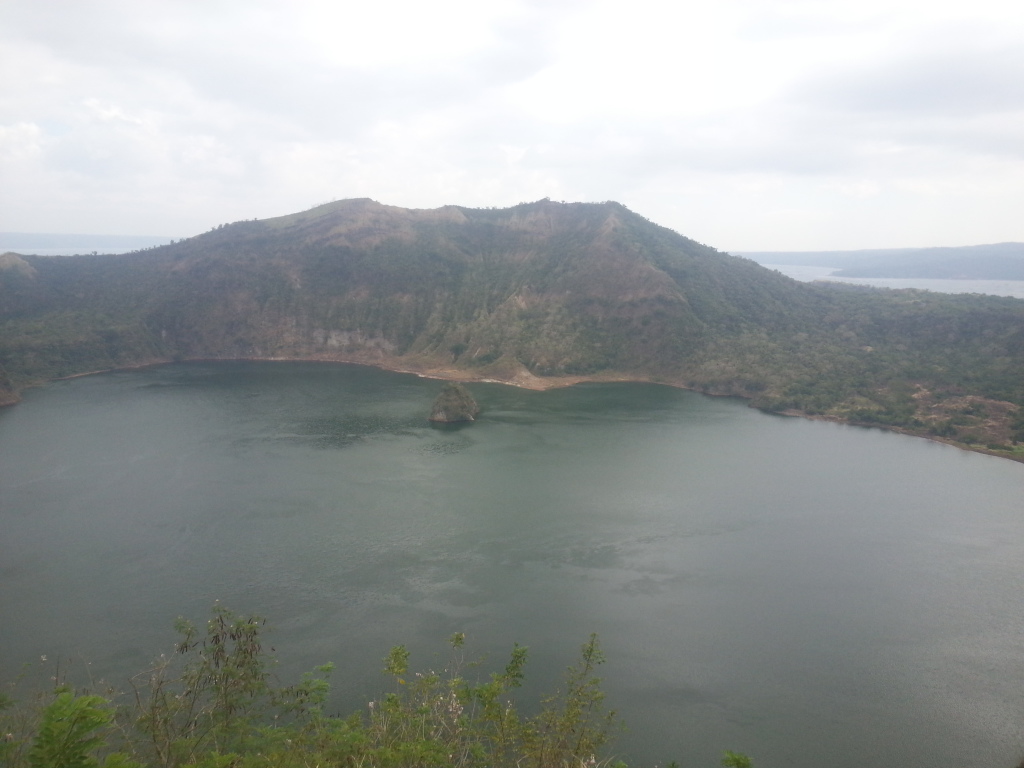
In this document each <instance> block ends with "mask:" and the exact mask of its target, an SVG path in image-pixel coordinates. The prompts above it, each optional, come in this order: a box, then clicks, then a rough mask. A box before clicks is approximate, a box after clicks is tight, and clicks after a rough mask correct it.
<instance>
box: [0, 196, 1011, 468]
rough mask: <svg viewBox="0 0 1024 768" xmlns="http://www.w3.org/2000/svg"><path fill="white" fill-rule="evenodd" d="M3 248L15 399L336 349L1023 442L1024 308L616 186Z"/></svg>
mask: <svg viewBox="0 0 1024 768" xmlns="http://www.w3.org/2000/svg"><path fill="white" fill-rule="evenodd" d="M7 262H9V264H8V263H7ZM7 262H3V263H0V332H2V335H0V370H5V371H6V376H7V377H8V386H7V391H8V393H10V394H9V399H10V396H12V395H13V396H16V392H17V391H18V390H20V389H21V388H23V387H24V386H28V385H31V384H33V383H37V382H40V381H45V380H48V379H52V378H56V377H59V376H67V375H75V374H78V373H82V372H85V371H87V370H99V369H106V368H116V367H125V366H131V365H139V364H145V363H151V362H167V361H173V360H187V359H207V360H208V359H240V358H246V359H305V360H335V361H339V362H356V363H365V364H374V365H379V366H383V367H387V368H392V369H396V370H408V371H416V372H420V373H425V374H430V375H437V376H443V377H450V378H463V379H491V380H497V381H504V382H508V383H513V384H517V385H520V386H532V387H546V386H552V385H563V384H566V383H571V382H575V381H580V380H625V379H629V380H643V381H654V382H661V383H666V384H673V385H676V386H682V387H687V388H690V389H695V390H698V391H702V392H707V393H711V394H721V395H734V396H740V397H745V398H748V399H750V400H751V402H752V404H753V405H755V406H756V407H760V408H763V409H765V410H770V411H775V412H790V413H801V414H804V415H811V416H817V417H821V418H834V419H839V420H845V421H851V422H855V423H874V424H879V425H885V426H890V427H894V428H901V429H905V430H909V431H915V430H917V432H919V433H922V434H933V436H937V437H943V438H945V439H956V440H958V441H959V442H962V443H969V442H970V441H968V440H966V439H961V438H974V437H977V436H978V435H976V434H974V433H975V432H979V430H980V432H979V434H981V435H982V436H983V437H984V438H985V444H986V445H987V444H999V445H1001V446H1007V451H1008V452H1012V450H1013V449H1012V444H1013V436H1014V435H1015V434H1016V432H1014V430H1015V429H1016V427H1015V423H1016V422H1015V421H1014V419H1015V418H1016V415H1015V414H1016V413H1017V411H1018V410H1019V407H1020V405H1021V404H1024V302H1020V301H1017V300H1013V299H1006V300H1001V299H998V298H991V297H990V298H982V297H973V298H972V297H960V296H957V297H941V296H939V295H936V294H928V293H926V292H914V291H889V292H886V291H875V290H865V289H851V288H849V287H845V288H841V287H835V286H815V285H809V284H804V283H798V282H796V281H794V280H792V279H790V278H787V277H785V276H783V275H780V274H779V273H777V272H773V271H771V270H768V269H765V268H763V267H761V266H759V265H758V264H756V263H755V262H753V261H752V260H750V259H746V258H743V257H738V256H731V255H729V254H725V253H721V252H719V251H717V250H715V249H714V248H711V247H709V246H706V245H703V244H701V243H698V242H696V241H694V240H691V239H689V238H686V237H684V236H683V235H680V234H678V233H676V232H674V231H672V230H670V229H667V228H665V227H661V226H659V225H657V224H654V223H652V222H650V221H648V220H647V219H645V218H644V217H643V216H641V215H639V214H637V213H634V212H633V211H630V210H629V209H628V208H626V207H625V206H623V205H621V204H619V203H615V202H604V203H557V202H552V201H550V200H540V201H536V202H532V203H521V204H519V205H517V206H512V207H510V208H489V209H488V208H465V207H461V206H454V205H449V206H444V207H441V208H436V209H405V208H398V207H395V206H387V205H383V204H381V203H378V202H375V201H373V200H369V199H367V198H361V199H353V200H343V201H336V202H332V203H327V204H324V205H321V206H317V207H315V208H312V209H310V210H308V211H301V212H298V213H293V214H289V215H286V216H280V217H275V218H271V219H264V220H250V221H240V222H234V223H232V224H223V225H220V226H218V227H215V228H213V229H212V230H210V231H209V232H206V233H203V234H200V235H197V236H195V237H192V238H188V239H185V240H180V241H178V242H175V243H173V244H169V245H165V246H161V247H158V248H152V249H147V250H144V251H139V252H134V253H129V254H122V255H114V256H76V257H73V258H62V257H33V256H11V257H7ZM4 264H7V266H6V267H5V266H4ZM922 393H926V394H922ZM956 397H975V398H981V399H982V400H984V401H986V402H992V403H996V402H1001V403H1007V404H1008V405H1007V406H1006V407H1002V406H1000V407H999V408H997V407H995V406H986V408H987V409H988V411H989V412H992V413H995V412H997V411H998V412H999V413H1002V414H1003V415H1002V416H1001V417H1000V418H999V419H996V421H997V422H998V423H997V424H995V423H994V424H993V425H991V427H990V428H986V429H984V430H982V429H981V426H980V425H981V421H982V420H981V419H980V417H979V418H975V417H974V416H971V415H970V414H968V415H967V416H970V418H968V417H967V416H962V415H961V414H960V413H959V411H957V412H956V413H953V414H950V413H947V411H948V410H949V409H948V407H947V406H944V405H941V404H942V403H947V405H948V403H949V402H953V400H952V399H955V398H956ZM915 398H916V399H915ZM972 402H973V401H972ZM933 406H938V409H937V410H936V408H934V407H933ZM971 407H973V406H971ZM965 409H968V406H964V408H961V409H960V410H965ZM975 410H977V408H975ZM964 419H966V421H964V423H963V424H961V423H959V421H958V420H960V421H963V420H964ZM953 422H957V423H953ZM1021 426H1022V428H1024V425H1021ZM969 430H974V432H969ZM1021 439H1022V440H1024V433H1021Z"/></svg>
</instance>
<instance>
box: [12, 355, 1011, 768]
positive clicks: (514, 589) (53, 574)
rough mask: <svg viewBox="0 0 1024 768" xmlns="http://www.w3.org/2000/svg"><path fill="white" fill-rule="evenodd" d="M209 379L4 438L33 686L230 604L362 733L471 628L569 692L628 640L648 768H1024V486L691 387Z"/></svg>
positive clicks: (51, 400) (611, 689)
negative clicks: (401, 657)
mask: <svg viewBox="0 0 1024 768" xmlns="http://www.w3.org/2000/svg"><path fill="white" fill-rule="evenodd" d="M439 389H440V384H439V383H438V382H435V381H429V380H425V379H420V378H417V377H414V376H409V375H402V374H393V373H386V372H382V371H376V370H372V369H367V368H358V367H353V366H330V365H312V364H249V363H240V364H219V365H212V364H211V365H208V364H188V365H177V366H168V367H162V368H154V369H149V370H143V371H136V372H130V373H117V374H110V375H103V376H94V377H89V378H83V379H77V380H73V381H65V382H57V383H54V384H51V385H49V386H47V387H45V388H42V389H39V390H34V391H31V392H29V393H28V394H27V397H26V398H25V401H24V402H23V403H22V404H20V405H18V406H16V407H14V408H10V409H6V410H4V411H2V412H0V673H2V676H3V677H4V678H10V677H11V676H13V675H15V674H16V673H17V671H18V669H19V667H20V665H21V664H23V663H24V662H31V661H32V660H38V658H39V656H40V655H42V654H46V655H48V657H49V658H50V659H51V660H52V659H54V658H64V659H67V658H68V657H73V658H74V659H76V661H75V662H74V664H75V665H77V666H78V668H80V669H84V668H85V665H86V663H87V664H88V669H89V670H90V671H91V674H92V675H94V676H96V677H106V678H109V679H112V680H120V679H124V677H126V676H127V675H128V674H129V673H132V672H135V671H139V670H141V669H143V668H144V667H145V665H146V664H147V662H149V661H150V660H151V659H152V658H153V657H154V656H156V655H157V654H159V653H160V652H162V651H167V650H169V649H170V648H171V646H172V644H173V642H174V635H173V631H172V630H171V624H172V620H173V618H174V617H175V616H177V615H179V614H184V615H188V616H192V617H197V618H202V617H203V616H205V615H206V613H207V611H208V609H209V606H210V604H211V603H212V602H213V601H214V600H216V599H220V600H221V601H223V602H224V603H225V604H227V605H228V606H230V607H232V608H234V609H235V610H237V611H255V612H259V613H260V614H262V615H265V616H267V617H269V618H270V620H271V624H272V625H273V626H274V628H275V629H274V634H273V635H272V636H271V637H272V641H273V644H274V646H275V647H276V648H277V651H278V655H279V656H280V657H281V658H282V668H281V674H282V676H283V677H285V678H286V679H287V678H290V677H291V676H292V675H296V674H298V672H299V671H301V670H304V669H309V668H311V667H312V666H314V665H316V664H321V663H323V662H326V661H335V662H337V663H338V665H339V672H338V674H337V675H336V677H335V683H336V689H337V690H338V695H337V702H336V706H337V707H338V708H339V709H344V710H348V709H350V708H351V707H355V706H357V705H359V703H360V702H365V701H366V700H367V699H368V698H369V697H371V696H373V695H375V694H376V692H377V691H378V690H380V687H381V685H382V684H383V679H382V677H381V675H380V673H379V669H380V667H381V662H380V659H381V657H382V656H383V655H384V654H385V652H386V650H387V648H388V647H390V646H391V645H393V644H396V643H406V644H407V645H408V646H409V647H410V648H411V650H412V651H413V664H414V666H416V665H418V666H419V667H421V668H427V667H432V668H435V669H436V668H438V667H439V666H441V665H443V664H444V660H445V655H444V653H443V648H444V638H446V637H447V636H449V635H450V634H452V633H453V632H455V631H465V632H466V633H467V635H468V637H469V642H470V650H471V651H474V650H475V651H476V652H477V653H479V654H480V655H486V656H488V658H489V659H490V661H491V662H492V667H494V668H497V667H498V666H500V665H503V664H504V660H505V658H506V655H507V653H508V651H509V649H510V648H511V645H512V643H513V642H519V643H521V644H524V645H528V646H530V659H531V660H530V664H529V667H528V677H529V676H530V675H532V680H533V681H534V688H530V689H529V691H528V693H531V694H532V693H536V692H537V691H538V690H547V689H549V688H550V687H551V686H550V684H548V681H546V680H544V678H552V677H553V678H557V677H558V675H559V674H560V671H561V670H562V669H564V668H565V667H566V666H567V665H568V664H570V663H572V661H573V660H574V658H575V653H576V650H577V649H578V648H579V646H580V645H581V644H582V643H583V642H584V641H585V640H586V638H587V636H588V635H589V633H590V632H598V633H599V634H600V637H601V641H602V644H603V647H604V649H605V652H606V655H607V657H608V659H609V661H608V664H607V665H606V667H605V668H604V679H605V688H606V690H607V691H608V694H609V702H610V703H611V704H612V705H613V706H614V707H615V708H616V709H617V710H618V711H619V712H620V714H621V715H622V717H623V719H624V720H625V721H626V723H627V725H628V726H629V730H628V731H627V732H626V734H625V735H624V736H623V737H622V738H621V739H620V740H619V742H618V746H619V751H620V752H622V753H624V756H626V757H627V758H630V759H632V760H634V761H635V762H638V763H645V764H653V763H656V762H657V763H661V764H664V763H667V762H668V761H670V760H678V761H679V762H680V763H681V765H682V766H684V768H689V767H690V766H714V765H717V763H718V758H719V756H720V755H721V752H722V751H723V750H724V749H733V750H738V751H745V752H747V753H749V754H751V755H752V756H753V757H754V758H755V764H756V765H757V766H758V768H776V767H777V768H805V767H806V768H812V766H813V767H814V768H819V767H820V766H822V765H829V766H832V767H833V768H846V767H849V768H864V766H901V767H906V766H928V767H929V768H943V767H947V766H948V768H973V767H975V766H977V767H978V768H981V766H1009V765H1012V764H1015V763H1016V761H1017V760H1019V759H1020V758H1021V757H1022V756H1024V632H1022V630H1024V604H1022V596H1024V465H1020V464H1014V463H1012V462H1009V461H1005V460H1000V459H994V458H991V457H986V456H981V455H977V454H970V453H964V452H961V451H958V450H956V449H953V448H949V447H947V446H943V445H939V444H935V443H930V442H927V441H924V440H918V439H914V438H908V437H904V436H900V435H895V434H889V433H885V432H882V431H877V430H867V429H858V428H852V427H845V426H839V425H834V424H826V423H817V422H810V421H803V420H799V419H787V418H781V417H774V416H769V415H766V414H762V413H759V412H757V411H753V410H751V409H748V408H746V407H744V405H743V403H741V402H737V401H734V400H724V399H712V398H707V397H702V396H699V395H696V394H693V393H689V392H682V391H678V390H673V389H669V388H664V387H657V386H650V385H633V384H603V385H584V386H579V387H574V388H571V389H565V390H557V391H551V392H529V391H523V390H516V389H513V388H509V387H504V386H500V385H488V384H476V385H471V390H472V392H473V393H474V395H475V396H476V397H477V400H478V401H479V402H480V405H481V406H482V408H483V409H484V412H483V415H482V417H481V418H480V420H479V421H478V422H477V423H475V424H473V425H471V426H469V427H466V428H461V429H439V428H433V427H430V426H428V425H427V424H426V422H425V415H426V414H427V412H428V410H429V406H430V403H431V401H432V400H433V398H434V396H435V395H436V393H437V392H438V391H439Z"/></svg>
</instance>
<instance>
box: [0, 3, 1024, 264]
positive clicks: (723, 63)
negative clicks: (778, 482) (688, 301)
mask: <svg viewBox="0 0 1024 768" xmlns="http://www.w3.org/2000/svg"><path fill="white" fill-rule="evenodd" d="M1022 32H1024V12H1022V11H1018V10H1016V8H1015V7H1010V6H1009V5H1008V4H1006V3H997V2H994V0H992V1H990V0H976V2H974V3H972V4H971V5H970V6H964V4H962V3H952V2H947V1H946V0H933V2H930V3H923V2H917V1H916V0H887V1H886V2H882V1H881V0H860V1H859V2H856V3H855V2H852V0H849V1H848V0H835V2H830V3H819V2H806V1H804V0H772V1H771V2H764V1H763V0H757V1H755V0H721V1H720V2H717V3H696V2H684V3H680V4H676V5H671V6H666V5H665V4H664V3H660V2H658V3H656V2H654V0H632V2H630V3H625V2H623V1H622V0H586V1H584V0H563V1H562V2H540V0H536V1H532V0H531V1H529V2H528V1H526V0H495V1H494V2H488V3H479V2H475V1H474V2H470V0H437V2H434V3H430V4H424V3H413V2H411V0H386V1H382V2H378V3H374V4H367V3H356V2H354V1H352V0H342V1H340V2H338V1H335V0H331V1H330V2H329V1H328V0H301V1H300V2H288V3H286V2H284V1H283V0H203V1H202V2H200V1H199V0H181V1H179V2H175V3H166V2H158V1H157V0H132V1H131V2H128V0H88V1H87V2H82V1H81V0H74V1H72V0H53V1H52V2H50V3H46V4H41V3H37V2H29V1H28V0H7V2H5V3H4V4H2V5H0V67H2V70H3V71H4V72H5V73H15V74H14V75H13V76H6V77H4V78H3V79H2V80H0V173H2V174H3V176H4V178H5V180H7V183H6V184H5V185H4V188H3V189H0V229H9V230H20V231H26V230H28V231H31V230H33V229H35V230H40V231H105V232H112V233H123V234H146V233H153V232H156V233H160V234H167V235H174V236H181V235H188V234H192V233H194V232H198V231H203V230H205V229H208V228H209V227H210V226H213V225H216V224H218V223H221V222H223V221H231V220H236V219H240V218H252V217H253V216H260V217H262V216H272V215H280V214H283V213H286V212H289V211H292V210H296V209H299V208H302V207H307V206H309V205H312V204H314V203H317V202H322V201H323V200H328V199H331V198H335V197H356V196H371V197H376V198H378V199H380V200H382V201H383V202H388V203H392V204H396V205H411V206H416V207H433V206H439V205H443V204H446V203H459V204H464V205H482V206H486V205H507V204H512V203H515V202H519V201H521V200H526V199H536V198H539V197H544V196H550V197H552V198H554V199H583V200H603V199H618V200H621V201H622V202H625V203H626V204H627V205H630V206H631V207H634V208H635V209H636V210H638V211H639V212H640V213H643V214H644V215H646V216H648V217H649V218H652V219H654V220H656V221H659V222H660V223H664V224H667V225H669V226H673V227H675V228H677V229H679V230H681V231H683V232H684V233H686V234H690V235H693V236H696V237H697V238H698V239H702V240H703V241H705V242H710V243H711V244H718V245H721V246H722V247H736V248H746V249H748V250H753V249H770V248H793V247H809V248H826V247H836V248H839V247H843V248H845V247H850V248H854V247H870V246H872V245H878V246H886V245H888V246H897V245H904V244H908V245H941V244H948V245H956V244H966V243H970V242H981V241H993V240H1013V239H1024V232H1022V231H1021V226H1022V225H1021V224H1020V223H1019V216H1018V215H1011V214H1010V213H1009V212H1007V213H1006V214H1003V213H998V215H997V214H996V213H991V212H1001V211H1003V210H1004V209H1006V208H1007V206H1008V205H1010V207H1012V206H1013V205H1017V206H1019V204H1021V203H1024V173H1021V171H1022V170H1024V169H1022V168H1021V167H1020V163H1021V160H1022V152H1024V130H1022V128H1024V85H1022V84H1024V53H1022V52H1021V48H1020V46H1019V40H1020V39H1021V36H1022ZM1015 179H1016V181H1015ZM966 189H970V190H972V197H971V200H970V201H969V204H966V205H965V200H964V197H963V194H961V192H960V191H958V190H966ZM986 205H987V207H986ZM851 206H852V207H851ZM978 209H985V210H987V211H990V213H988V214H986V215H984V216H981V217H980V218H979V217H978V216H977V215H976V213H977V210H978ZM771 211H774V212H775V213H774V214H770V213H769V212H771ZM929 216H930V217H931V219H929ZM872 217H874V218H873V219H872ZM737 222H742V226H740V227H738V226H737ZM900 222H902V223H903V225H904V228H903V229H902V230H901V229H900ZM908 222H915V223H914V226H913V228H912V229H911V228H909V227H908V226H907V223H908ZM935 222H938V223H937V224H936V223H935ZM878 233H880V234H878ZM882 235H884V236H886V237H891V238H893V239H892V240H888V241H885V242H876V241H875V238H877V237H881V236H882ZM940 237H941V238H945V239H944V240H941V241H939V240H936V238H940ZM812 239H813V241H812Z"/></svg>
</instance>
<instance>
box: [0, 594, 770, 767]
mask: <svg viewBox="0 0 1024 768" xmlns="http://www.w3.org/2000/svg"><path fill="white" fill-rule="evenodd" d="M262 628H263V621H262V620H261V619H259V618H257V617H240V616H237V615H235V614H233V613H231V612H230V611H228V610H226V609H224V608H222V607H220V606H215V607H214V611H213V616H212V618H211V619H210V620H209V621H208V622H207V624H206V627H205V631H200V629H199V628H197V627H196V626H195V625H194V624H192V623H191V622H188V621H184V620H179V621H178V624H177V630H178V632H179V634H180V638H181V639H180V641H179V642H178V644H177V647H176V651H177V652H176V653H175V654H174V655H173V656H172V657H169V658H168V657H163V656H162V657H161V658H160V659H159V660H158V661H157V662H156V663H155V664H154V665H153V666H152V668H151V669H149V670H147V671H145V672H143V673H141V674H139V675H137V676H136V677H134V678H133V679H132V681H131V685H130V690H129V692H128V693H120V694H119V693H115V692H113V691H111V692H108V695H107V696H100V695H96V694H95V693H88V692H76V691H74V690H73V689H72V688H71V687H70V686H68V685H64V684H59V680H57V684H56V685H55V687H54V688H53V690H51V691H49V692H47V693H45V694H42V695H39V696H37V697H36V698H35V699H34V700H30V701H28V702H21V703H18V704H16V703H15V702H14V701H13V700H12V699H10V698H7V697H0V727H2V733H3V734H4V738H3V739H2V740H0V764H2V765H3V766H5V768H146V767H152V768H157V767H159V768H173V767H175V766H186V765H188V766H203V767H204V768H256V767H257V766H261V767H264V766H274V767H275V768H293V767H294V768H306V767H307V766H322V767H323V768H327V767H328V766H346V767H349V766H351V767H352V768H361V767H362V766H379V767H380V768H392V767H394V768H398V767H400V766H422V767H424V768H427V767H430V766H452V767H454V768H474V767H476V766H480V767H481V768H482V767H483V766H494V767H496V768H501V767H502V766H507V767H508V768H512V767H513V766H515V767H517V768H519V767H522V768H528V767H529V766H533V767H535V768H563V767H568V766H580V767H583V766H598V765H604V764H608V763H609V762H610V759H609V758H608V757H606V756H605V755H604V751H603V750H604V748H605V747H606V746H607V745H608V742H609V739H610V737H611V735H612V730H613V727H614V726H615V725H616V717H615V713H614V712H611V711H607V710H606V709H605V708H604V693H603V692H602V691H601V688H600V679H599V678H598V677H597V676H596V670H597V667H598V666H599V665H600V664H601V663H603V661H604V656H603V655H602V653H601V650H600V647H599V645H598V641H597V636H596V635H591V636H590V639H589V640H588V641H587V642H586V643H585V644H584V645H583V647H582V649H581V654H580V658H579V660H578V661H577V663H576V664H575V665H574V666H572V667H570V668H569V669H568V671H567V673H566V676H565V680H564V683H563V687H562V689H561V690H560V691H559V692H557V693H555V694H553V695H551V696H547V697H545V698H544V699H542V701H541V702H540V707H539V712H538V713H537V714H534V715H529V716H528V715H525V714H523V713H522V712H521V710H520V709H519V707H518V706H517V703H516V701H515V699H514V697H513V692H514V691H515V689H516V688H518V687H519V686H520V684H521V682H522V680H523V670H524V667H525V665H526V659H527V651H526V648H524V647H522V646H519V645H515V646H513V649H512V653H511V656H510V658H509V661H508V663H507V664H506V666H505V668H504V669H503V670H502V671H500V672H495V673H492V674H491V675H490V676H489V677H488V678H486V679H483V680H482V681H481V680H470V679H468V678H467V677H466V676H464V667H467V666H469V665H466V664H465V662H464V660H463V645H464V641H465V637H464V636H463V635H462V634H456V635H454V636H453V637H452V638H451V645H452V663H451V666H450V667H449V669H447V670H445V671H444V672H443V673H435V672H426V673H411V672H410V670H409V652H408V651H407V650H406V648H405V647H404V646H396V647H395V648H393V649H392V650H391V652H390V653H389V654H388V656H387V657H386V659H385V672H386V673H387V674H388V675H389V676H390V677H391V678H392V680H393V683H394V691H392V692H390V693H387V694H385V695H384V696H382V697H380V698H378V699H377V700H375V701H372V702H370V703H369V705H368V706H367V708H366V710H365V711H363V712H356V713H354V714H352V715H350V716H349V717H347V718H340V717H334V716H328V715H327V714H325V712H324V706H325V703H326V701H327V697H328V694H329V683H328V678H329V676H330V673H331V670H332V665H330V664H328V665H325V666H322V667H318V668H317V669H316V670H315V672H314V673H307V674H306V675H304V676H303V678H302V680H301V681H300V682H299V683H297V684H295V685H290V686H284V687H279V686H276V685H275V684H274V681H273V678H272V676H271V674H270V670H269V668H270V665H271V664H272V661H273V660H272V659H271V658H269V657H268V655H267V654H266V653H265V652H264V649H263V645H262V639H261V631H262ZM737 760H741V762H736V761H737ZM742 760H746V758H744V757H743V756H737V755H734V754H733V753H726V759H724V760H723V765H736V766H743V767H744V768H748V767H749V765H750V763H749V760H746V762H742ZM727 761H730V762H727Z"/></svg>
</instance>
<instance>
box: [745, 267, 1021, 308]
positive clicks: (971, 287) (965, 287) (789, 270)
mask: <svg viewBox="0 0 1024 768" xmlns="http://www.w3.org/2000/svg"><path fill="white" fill-rule="evenodd" d="M763 266H765V267H767V268H768V269H774V270H776V271H778V272H781V273H782V274H784V275H786V276H787V277H792V278H793V279H794V280H800V281H801V282H804V283H810V282H814V281H816V280H824V281H826V282H835V283H850V284H851V285H871V286H874V287H876V288H918V289H920V290H925V291H935V292H936V293H983V294H987V295H989V296H1009V297H1012V298H1015V299H1024V280H945V279H937V278H928V277H841V276H839V275H833V274H832V273H833V272H837V271H838V270H839V268H838V267H815V266H806V265H802V264H764V265H763Z"/></svg>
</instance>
